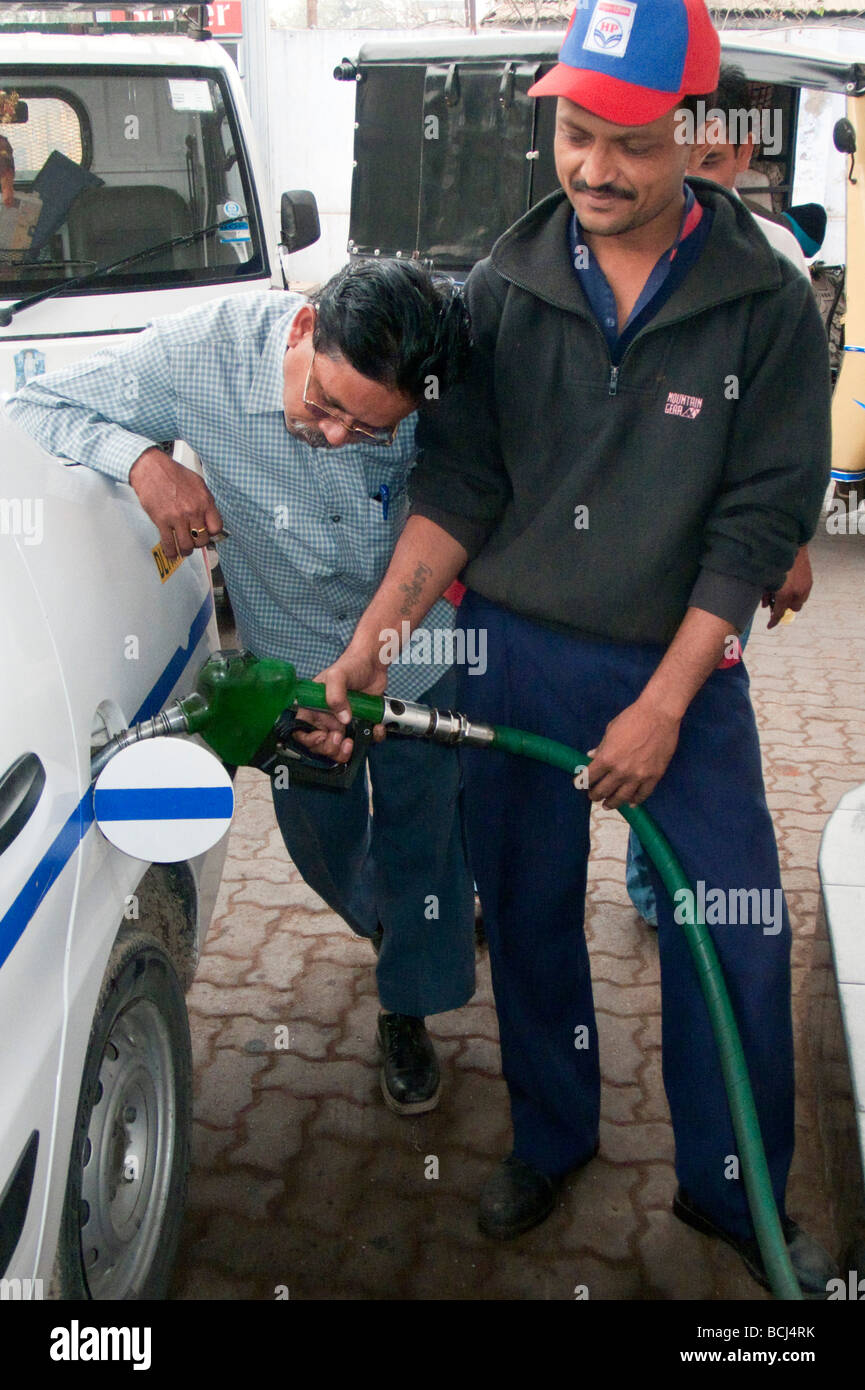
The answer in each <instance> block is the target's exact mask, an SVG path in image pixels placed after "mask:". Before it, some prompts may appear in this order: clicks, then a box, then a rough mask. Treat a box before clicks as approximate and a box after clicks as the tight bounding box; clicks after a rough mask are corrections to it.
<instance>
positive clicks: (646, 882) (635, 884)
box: [625, 618, 754, 927]
mask: <svg viewBox="0 0 865 1390" xmlns="http://www.w3.org/2000/svg"><path fill="white" fill-rule="evenodd" d="M753 621H754V620H753V618H752V619H751V622H750V623H748V624H747V625H746V627H744V628H743V630H742V632H741V633H740V635H739V650H740V652H743V651H744V650H745V644H746V643H747V641H748V638H749V637H750V636H751V626H752V624H753ZM625 885H626V887H627V889H628V897H629V898H630V899H631V902H632V903H633V904H634V907H635V908H636V909H637V911H638V912H639V914H640V916H641V917H643V918H645V920H646V921H647V922H649V923H650V924H651V925H652V926H653V927H656V926H657V925H658V905H657V902H656V901H655V892H654V889H653V888H652V880H651V878H650V877H649V856H648V855H647V854H646V852H645V850H644V849H643V847H642V845H641V844H640V841H639V840H638V839H637V836H636V835H635V834H634V832H633V830H632V831H631V833H630V835H629V836H628V855H627V859H626V860H625Z"/></svg>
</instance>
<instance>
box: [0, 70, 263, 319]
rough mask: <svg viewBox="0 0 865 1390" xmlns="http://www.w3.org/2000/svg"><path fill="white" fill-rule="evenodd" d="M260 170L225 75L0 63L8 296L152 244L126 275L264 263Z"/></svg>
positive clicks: (121, 277) (144, 277)
mask: <svg viewBox="0 0 865 1390" xmlns="http://www.w3.org/2000/svg"><path fill="white" fill-rule="evenodd" d="M250 189H251V181H250V178H249V174H248V171H247V165H246V158H245V153H244V150H243V146H242V143H241V140H240V136H239V133H238V131H237V128H236V126H235V123H234V120H233V116H232V112H231V109H230V102H229V100H227V94H226V92H224V91H223V88H222V85H221V79H220V77H219V75H218V74H213V73H211V72H207V73H203V72H202V70H201V69H192V70H189V69H183V68H171V69H158V68H135V69H133V68H126V69H123V70H119V69H117V68H111V69H108V68H104V67H92V68H83V67H81V68H74V69H72V68H63V69H61V68H51V69H47V68H43V69H41V70H40V69H37V68H35V67H34V68H29V67H28V68H21V69H18V70H12V69H10V68H8V67H2V66H0V297H4V298H16V297H18V296H21V295H26V294H28V293H34V292H37V291H40V290H44V289H47V288H49V287H50V286H51V285H56V284H62V282H63V281H64V280H70V279H73V278H74V277H76V276H80V275H83V274H86V273H87V272H88V271H92V270H94V269H96V268H97V267H98V266H102V265H109V264H111V263H112V262H114V261H119V260H121V258H122V257H124V256H128V255H131V254H132V253H134V252H137V251H143V250H145V249H146V248H147V247H149V246H156V245H157V244H158V243H160V242H165V241H169V240H171V239H172V238H174V237H183V236H188V235H189V234H191V233H193V232H195V231H196V230H197V229H199V228H201V227H207V226H210V225H212V224H215V223H220V222H223V223H225V224H226V225H223V226H221V227H219V229H218V230H216V231H213V232H211V233H210V234H209V235H206V236H203V237H199V238H196V239H192V238H191V239H190V241H189V242H188V243H187V244H185V245H181V246H175V247H173V248H171V249H170V250H167V251H162V252H160V253H159V254H158V255H155V256H154V257H153V258H152V259H143V260H140V261H138V262H137V263H136V264H135V265H132V266H126V267H120V268H119V269H118V270H117V271H115V272H112V273H111V274H110V275H109V276H108V277H107V279H106V284H110V285H111V286H116V287H117V288H131V287H136V286H137V287H141V286H144V287H147V288H150V287H153V286H157V285H166V284H176V285H186V284H190V283H192V284H195V283H200V282H208V281H223V280H231V279H235V278H237V277H239V276H250V275H261V274H262V272H263V269H264V266H265V259H264V255H263V250H262V244H261V236H260V229H259V225H258V217H257V211H256V207H255V203H254V200H253V199H252V197H251V193H250Z"/></svg>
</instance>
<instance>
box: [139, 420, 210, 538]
mask: <svg viewBox="0 0 865 1390" xmlns="http://www.w3.org/2000/svg"><path fill="white" fill-rule="evenodd" d="M129 484H130V487H132V489H133V490H134V492H135V494H136V496H137V498H138V500H139V502H140V503H141V505H142V507H143V508H144V510H145V511H146V513H147V515H148V516H149V517H150V520H151V521H152V522H153V524H154V526H155V527H156V529H157V530H158V531H159V539H160V541H161V542H162V549H163V550H164V551H165V554H166V557H167V558H168V559H169V560H173V559H175V558H176V556H177V555H178V553H179V554H180V555H191V554H192V552H193V550H195V549H201V548H202V546H205V545H207V542H208V539H209V538H210V536H215V535H217V534H218V532H220V531H221V530H222V517H221V516H220V514H219V511H218V510H217V506H216V502H215V501H214V498H213V494H212V493H211V492H210V490H209V488H208V487H207V486H206V485H205V483H204V482H203V481H202V479H201V478H199V476H198V474H197V473H193V472H192V470H191V469H190V468H184V467H183V464H181V463H177V462H176V461H175V460H174V459H173V458H170V457H169V455H168V454H166V453H164V452H163V450H162V449H156V448H153V449H146V450H145V451H144V453H143V454H141V455H140V457H139V458H137V459H136V460H135V462H134V463H133V465H132V467H131V469H130V470H129Z"/></svg>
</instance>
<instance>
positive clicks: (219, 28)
mask: <svg viewBox="0 0 865 1390" xmlns="http://www.w3.org/2000/svg"><path fill="white" fill-rule="evenodd" d="M240 6H241V0H216V3H215V4H212V5H208V6H207V27H208V28H209V29H210V30H211V31H212V32H213V33H214V34H221V35H222V36H223V38H224V37H226V36H227V35H232V36H236V37H238V38H239V37H240V35H241V34H242V33H243V18H242V14H241V8H240ZM111 18H112V19H114V20H122V19H126V18H127V14H126V11H125V10H112V11H111ZM132 18H133V20H138V21H139V22H140V23H143V24H148V23H149V24H152V23H153V21H154V20H155V19H168V18H171V19H173V18H174V11H173V10H166V9H165V8H164V7H161V8H156V9H142V10H133V12H132Z"/></svg>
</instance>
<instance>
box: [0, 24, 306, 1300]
mask: <svg viewBox="0 0 865 1390" xmlns="http://www.w3.org/2000/svg"><path fill="white" fill-rule="evenodd" d="M10 8H12V7H11V6H10V5H9V4H4V13H5V12H6V11H8V10H10ZM20 8H22V10H24V18H25V19H29V15H28V14H27V13H26V7H20ZM81 8H82V7H81V6H77V7H76V9H78V10H80V9H81ZM193 8H194V7H193ZM31 13H32V12H31ZM178 13H181V12H178ZM101 14H102V16H103V18H104V11H103V12H101ZM183 22H184V20H183V19H182V18H180V19H178V21H177V23H178V27H181V26H182V24H183ZM102 27H103V28H104V29H108V30H110V28H111V25H110V24H103V26H102ZM144 27H145V28H146V26H144ZM4 142H5V143H4ZM10 151H11V154H10ZM256 187H257V178H256V156H255V152H254V140H253V139H252V136H251V131H250V120H249V115H248V111H247V108H246V105H245V102H244V99H243V94H242V91H241V88H240V82H239V78H238V75H237V72H236V70H235V69H234V67H233V64H232V63H231V61H230V59H229V58H228V57H227V55H226V53H225V52H224V50H223V49H222V48H220V47H219V45H218V44H216V43H214V42H211V41H208V40H206V39H205V40H198V41H193V40H192V39H191V38H189V37H184V36H183V35H182V34H178V35H177V36H164V35H159V36H157V37H151V36H149V35H147V34H145V35H134V36H130V35H129V34H111V33H105V34H103V35H102V36H101V37H97V36H93V37H90V36H85V35H82V34H80V33H77V34H74V35H73V34H69V35H64V34H59V35H58V34H53V33H52V34H47V33H45V34H39V33H35V32H33V33H24V34H19V33H14V32H12V31H11V30H10V29H7V26H6V25H4V35H3V47H2V53H0V402H2V400H3V399H4V398H6V397H8V396H9V395H11V393H12V392H13V391H15V389H16V388H17V387H19V386H21V385H22V384H23V383H24V382H25V381H27V380H28V379H29V378H30V377H31V376H33V375H34V374H39V373H41V372H44V371H48V372H50V371H52V370H53V369H54V368H60V367H64V366H67V365H68V364H70V363H71V362H74V361H76V360H78V359H81V358H83V357H89V356H91V355H92V354H93V353H96V352H98V350H99V349H100V347H101V346H103V345H105V344H106V343H111V344H116V343H117V341H118V338H119V339H120V341H121V342H122V341H123V338H124V336H126V335H130V334H133V333H136V332H140V331H141V330H142V329H143V328H144V327H145V326H146V325H147V323H148V322H149V321H150V320H151V319H153V318H154V317H156V316H157V315H160V314H167V313H173V312H176V311H178V310H182V309H184V308H186V307H188V306H192V305H195V304H199V303H201V302H203V301H204V300H207V299H209V298H214V297H221V296H224V295H226V294H229V293H243V292H247V291H260V290H262V289H267V288H269V287H270V286H271V285H272V284H275V283H278V282H283V281H282V275H281V272H279V273H278V274H275V273H274V271H273V270H272V264H273V262H272V257H271V254H270V251H269V246H272V245H273V244H274V243H275V240H276V238H275V236H274V237H273V238H272V239H271V236H270V234H269V232H268V218H267V210H266V208H263V207H262V205H261V202H260V200H259V197H258V195H257V192H256ZM283 213H284V226H283V241H284V242H285V243H287V244H288V246H289V249H298V248H299V246H300V245H302V244H308V241H309V240H313V239H314V235H315V225H314V224H315V222H316V221H317V217H316V214H315V209H314V200H313V199H312V198H311V195H308V194H301V195H300V197H299V200H298V199H295V200H294V203H293V202H292V199H291V198H290V197H284V198H283ZM301 224H303V225H301ZM166 243H168V244H167V245H166ZM157 246H158V247H159V248H160V249H159V250H158V251H157V252H156V254H153V255H151V254H150V248H152V247H157ZM128 258H134V259H128ZM117 262H121V264H119V265H118V264H117ZM277 270H279V268H278V262H277ZM283 283H284V282H283ZM158 442H160V443H162V442H163V441H158ZM169 447H170V446H169ZM174 454H175V457H176V458H178V459H180V460H181V461H183V462H185V463H187V464H188V465H189V466H192V467H194V466H196V463H197V460H196V459H195V457H194V456H193V455H192V454H191V453H190V451H189V449H188V448H187V447H186V446H185V445H184V444H183V443H182V442H181V441H176V442H175V444H174ZM157 542H158V536H157V534H156V530H155V528H154V527H153V525H152V524H151V522H150V521H149V520H148V518H147V517H146V515H145V514H144V512H143V511H142V510H141V508H140V506H139V504H138V501H137V499H136V497H135V495H134V493H133V492H132V490H131V489H130V488H128V487H126V486H124V485H121V484H116V483H112V482H111V481H109V480H108V479H106V478H104V477H103V476H101V475H100V474H98V473H96V472H94V471H92V470H90V469H89V468H87V467H84V466H77V465H71V464H68V463H64V462H63V461H62V460H57V459H52V458H50V457H48V456H47V455H46V454H45V453H44V452H43V451H42V450H41V449H40V448H39V447H38V446H37V445H36V444H35V443H34V442H33V441H32V440H31V439H29V438H28V437H26V436H25V435H23V434H22V433H21V432H20V431H19V430H18V429H17V428H16V427H14V426H13V425H12V423H11V422H10V421H9V419H8V418H7V417H6V416H5V413H4V412H3V411H2V410H0V595H2V602H0V651H2V661H3V677H2V680H0V1115H2V1124H0V1298H10V1297H12V1298H17V1297H34V1296H35V1297H39V1296H42V1295H46V1296H47V1295H48V1294H49V1293H53V1294H55V1295H58V1296H60V1297H68V1298H81V1297H90V1298H152V1297H159V1296H162V1295H163V1294H164V1293H165V1291H166V1289H167V1285H168V1281H169V1278H170V1271H171V1261H172V1258H173V1255H174V1252H175V1248H176V1244H177V1238H178V1234H179V1229H180V1223H181V1220H182V1213H183V1195H184V1189H185V1182H186V1168H187V1161H188V1152H189V1130H190V1087H191V1063H190V1049H189V1029H188V1023H187V1017H186V1007H185V1002H184V989H185V988H187V987H188V985H189V984H190V982H191V980H192V976H193V973H194V971H195V966H196V962H197V959H198V954H199V949H200V946H201V942H202V939H203V936H204V933H205V931H206V929H207V925H208V922H209V919H210V915H211V912H212V908H213V903H214V900H215V896H216V891H217V887H218V882H219V877H220V874H221V868H222V859H223V856H224V852H225V842H224V841H222V842H221V843H220V844H219V845H217V846H216V847H215V848H214V849H212V850H210V851H209V852H208V853H207V854H206V855H202V856H200V857H199V858H198V859H196V860H193V861H191V862H181V863H178V864H173V865H155V864H154V865H150V864H148V863H146V862H143V861H141V860H139V859H132V858H129V857H127V856H126V855H124V854H122V853H121V852H120V851H119V850H117V849H115V848H113V847H112V846H111V845H110V844H109V843H108V841H107V840H106V839H105V838H104V837H103V836H102V834H101V832H100V831H99V829H98V827H97V826H96V825H95V824H94V822H93V809H92V807H93V801H92V789H91V767H90V760H91V755H92V753H93V752H94V751H95V750H96V749H97V748H98V747H99V746H100V745H102V744H103V743H104V742H105V741H106V740H107V739H108V738H109V737H112V736H114V735H115V734H117V733H119V732H120V731H121V730H122V729H124V728H125V727H127V726H128V725H129V724H131V723H133V722H135V721H137V720H139V719H142V718H146V717H147V716H149V715H152V714H154V713H156V712H157V711H158V710H159V709H161V707H162V706H163V705H165V704H166V703H167V702H168V701H170V700H171V699H172V698H176V697H178V696H183V695H185V694H188V693H189V691H190V689H191V687H192V684H193V680H194V677H195V674H196V672H197V670H198V667H199V666H200V665H201V664H202V663H203V661H204V660H205V659H206V657H207V655H208V654H209V653H210V652H211V651H212V650H213V649H214V648H215V647H216V646H217V633H216V623H215V620H214V615H213V592H212V587H211V582H210V574H209V570H208V562H207V556H206V554H205V553H204V552H196V553H195V554H194V555H193V556H191V557H189V558H188V559H187V560H185V561H184V562H183V563H182V564H181V565H180V566H179V568H176V569H174V570H172V567H171V566H169V565H168V564H167V563H166V562H165V559H164V556H162V555H161V552H160V551H159V550H158V549H157V550H156V551H155V553H154V547H156V545H157Z"/></svg>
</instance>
